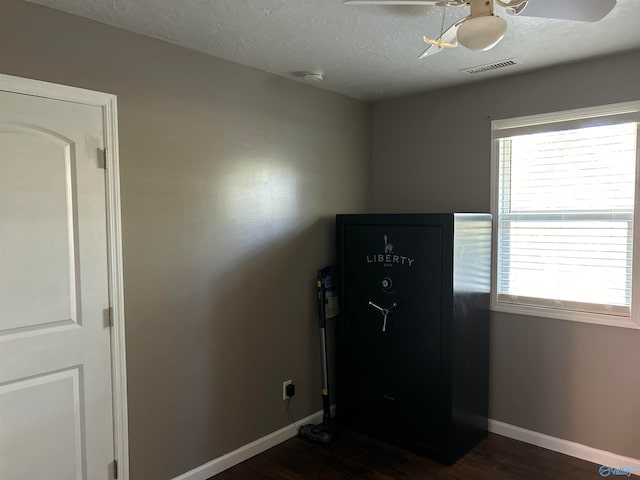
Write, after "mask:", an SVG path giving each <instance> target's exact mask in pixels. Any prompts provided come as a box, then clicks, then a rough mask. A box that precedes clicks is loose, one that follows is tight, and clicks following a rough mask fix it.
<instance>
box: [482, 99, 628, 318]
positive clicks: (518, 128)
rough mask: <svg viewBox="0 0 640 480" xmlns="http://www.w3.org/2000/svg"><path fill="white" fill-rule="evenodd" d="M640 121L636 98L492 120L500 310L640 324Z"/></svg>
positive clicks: (495, 302) (495, 298) (495, 292)
mask: <svg viewBox="0 0 640 480" xmlns="http://www.w3.org/2000/svg"><path fill="white" fill-rule="evenodd" d="M639 121H640V102H629V103H624V104H616V105H609V106H604V107H594V108H587V109H580V110H572V111H567V112H559V113H552V114H545V115H535V116H530V117H520V118H514V119H508V120H496V121H493V122H492V136H493V140H492V141H493V160H492V161H493V164H492V177H493V183H492V213H493V222H494V242H495V243H494V268H493V272H494V274H493V277H494V278H493V289H492V309H493V310H496V311H505V312H512V313H522V314H528V315H537V316H544V317H552V318H560V319H568V320H579V321H586V322H591V323H603V324H607V325H618V326H627V327H632V328H640V321H639V320H638V315H637V314H636V312H635V310H636V308H635V307H636V306H637V304H638V303H639V301H640V296H638V293H640V292H638V291H640V278H638V279H637V280H636V278H637V277H638V274H637V272H636V273H635V274H634V268H633V267H634V263H635V264H637V265H640V248H635V249H634V243H633V238H634V228H636V225H637V226H638V228H640V225H638V222H636V221H634V220H636V219H637V217H636V215H637V214H638V213H640V212H639V211H638V209H637V208H635V207H636V205H637V203H638V192H637V189H638V186H637V185H638V182H637V180H636V172H637V168H638V162H639V158H640V155H639V153H638V152H639V146H638V143H639V134H638V131H639V125H640V124H639ZM636 235H637V237H636V238H640V230H638V232H636ZM636 270H640V267H639V268H637V269H636ZM639 312H640V310H639Z"/></svg>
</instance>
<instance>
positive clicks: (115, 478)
mask: <svg viewBox="0 0 640 480" xmlns="http://www.w3.org/2000/svg"><path fill="white" fill-rule="evenodd" d="M113 478H114V480H118V460H114V461H113Z"/></svg>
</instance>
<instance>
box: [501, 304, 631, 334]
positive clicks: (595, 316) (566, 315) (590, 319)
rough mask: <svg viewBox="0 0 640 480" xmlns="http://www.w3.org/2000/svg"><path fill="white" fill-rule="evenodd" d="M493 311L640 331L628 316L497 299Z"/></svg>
mask: <svg viewBox="0 0 640 480" xmlns="http://www.w3.org/2000/svg"><path fill="white" fill-rule="evenodd" d="M491 311H492V312H504V313H513V314H516V315H528V316H532V317H544V318H554V319H557V320H569V321H571V322H581V323H591V324H596V325H606V326H609V327H622V328H631V329H634V330H640V324H639V323H638V322H636V321H634V320H633V319H632V317H628V316H619V315H605V314H600V313H587V312H578V311H573V310H562V309H556V308H548V307H536V306H533V305H518V304H515V303H506V302H499V301H497V300H496V299H495V298H494V299H492V300H491Z"/></svg>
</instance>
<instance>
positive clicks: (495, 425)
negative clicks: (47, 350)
mask: <svg viewBox="0 0 640 480" xmlns="http://www.w3.org/2000/svg"><path fill="white" fill-rule="evenodd" d="M331 411H332V414H335V405H333V406H332V407H331ZM321 421H322V411H319V412H316V413H313V414H311V415H309V416H308V417H306V418H303V419H301V420H299V421H298V422H296V424H297V425H306V424H307V423H320V422H321ZM489 431H490V432H493V433H496V434H498V435H502V436H503V437H509V438H513V439H514V440H519V441H521V442H525V443H530V444H531V445H536V446H538V447H542V448H546V449H547V450H552V451H554V452H558V453H563V454H565V455H569V456H571V457H576V458H580V459H582V460H586V461H587V462H592V463H595V464H597V465H601V466H607V467H611V468H612V469H614V468H618V469H623V468H624V467H631V468H632V470H630V472H631V473H632V474H634V475H640V460H638V459H636V458H631V457H625V456H622V455H618V454H616V453H611V452H607V451H605V450H598V449H597V448H593V447H588V446H587V445H582V444H580V443H575V442H570V441H569V440H563V439H561V438H556V437H551V436H549V435H545V434H544V433H539V432H534V431H532V430H527V429H525V428H521V427H516V426H515V425H510V424H508V423H504V422H500V421H498V420H493V419H491V418H490V419H489ZM297 434H298V431H297V428H296V426H295V424H293V423H292V424H290V425H287V426H286V427H283V428H281V429H280V430H278V431H275V432H273V433H270V434H269V435H266V436H264V437H262V438H259V439H257V440H255V441H253V442H251V443H248V444H247V445H244V446H242V447H240V448H238V449H237V450H234V451H233V452H229V453H227V454H225V455H222V456H221V457H218V458H215V459H213V460H211V461H210V462H208V463H205V464H204V465H201V466H199V467H196V468H194V469H193V470H190V471H188V472H186V473H183V474H182V475H179V476H177V477H175V478H174V479H173V480H207V479H208V478H210V477H213V476H214V475H217V474H218V473H220V472H223V471H225V470H227V469H228V468H231V467H233V466H234V465H237V464H239V463H241V462H244V461H245V460H247V459H249V458H251V457H253V456H255V455H258V454H259V453H262V452H264V451H265V450H268V449H270V448H271V447H275V446H276V445H278V444H279V443H282V442H284V441H286V440H289V439H290V438H293V437H295V436H296V435H297ZM618 473H620V472H618ZM610 475H611V476H612V477H614V478H615V477H616V476H617V475H616V474H615V472H611V473H610ZM603 476H605V475H603Z"/></svg>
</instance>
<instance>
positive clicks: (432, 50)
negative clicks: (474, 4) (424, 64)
mask: <svg viewBox="0 0 640 480" xmlns="http://www.w3.org/2000/svg"><path fill="white" fill-rule="evenodd" d="M468 19H469V17H465V18H462V19H460V20H458V21H457V22H456V23H454V24H453V25H451V26H450V27H449V28H447V29H446V30H445V31H444V33H443V34H442V35H441V36H440V37H439V38H438V39H437V40H442V42H444V43H454V42H455V41H456V36H457V34H458V27H459V26H460V25H462V24H463V23H464V22H466V21H467V20H468ZM442 50H444V48H442V47H439V46H437V45H429V46H428V47H427V49H426V50H425V51H424V52H422V53H421V54H420V56H419V57H418V59H420V60H421V59H423V58H426V57H429V56H431V55H435V54H436V53H438V52H441V51H442Z"/></svg>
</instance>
